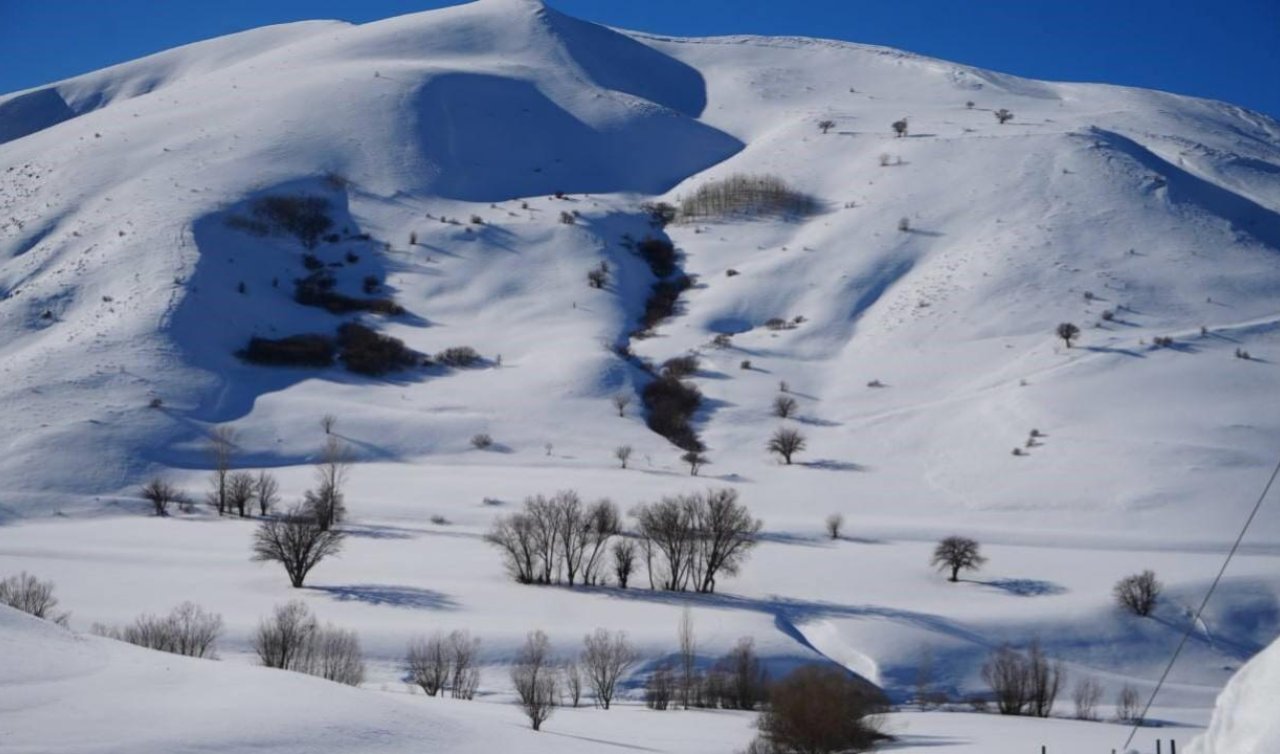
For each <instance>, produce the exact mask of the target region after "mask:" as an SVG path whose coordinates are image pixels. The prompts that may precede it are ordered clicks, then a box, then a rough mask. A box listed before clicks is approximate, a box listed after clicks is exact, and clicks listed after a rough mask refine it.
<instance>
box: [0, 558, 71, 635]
mask: <svg viewBox="0 0 1280 754" xmlns="http://www.w3.org/2000/svg"><path fill="white" fill-rule="evenodd" d="M0 605H8V606H9V607H12V608H13V609H15V610H21V611H22V612H24V613H27V614H28V615H34V616H35V617H37V618H43V619H44V620H49V621H53V622H54V623H57V624H59V625H63V626H65V625H66V624H67V620H68V618H69V617H70V615H69V614H68V613H61V614H57V613H54V612H53V610H54V608H56V607H57V606H58V598H57V597H54V596H53V582H52V581H41V580H40V579H37V578H36V577H35V576H32V575H31V574H29V573H27V572H26V571H23V572H22V573H19V574H18V575H17V576H10V577H8V578H7V579H5V580H4V581H0Z"/></svg>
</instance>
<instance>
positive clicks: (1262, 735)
mask: <svg viewBox="0 0 1280 754" xmlns="http://www.w3.org/2000/svg"><path fill="white" fill-rule="evenodd" d="M1277 694H1280V642H1275V643H1272V645H1271V646H1270V647H1267V648H1266V649H1265V650H1263V651H1262V652H1260V653H1259V654H1258V656H1257V657H1254V658H1253V659H1252V660H1250V661H1249V662H1248V663H1247V664H1246V665H1245V666H1244V667H1242V668H1240V672H1238V673H1236V674H1235V676H1234V677H1232V679H1231V681H1230V682H1229V683H1228V684H1227V687H1226V688H1225V689H1223V691H1222V695H1221V696H1219V697H1218V704H1217V706H1216V707H1215V708H1214V710H1213V719H1212V720H1211V721H1210V722H1209V729H1208V730H1207V731H1205V733H1204V735H1203V736H1201V737H1200V738H1198V739H1197V740H1196V741H1195V742H1194V743H1193V744H1192V746H1191V748H1190V750H1189V751H1191V752H1192V753H1193V754H1218V753H1219V752H1223V753H1225V752H1232V754H1255V753H1256V754H1262V752H1266V751H1275V750H1276V749H1277V748H1280V720H1277V719H1276V714H1275V704H1274V702H1275V698H1276V695H1277Z"/></svg>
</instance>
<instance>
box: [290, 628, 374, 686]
mask: <svg viewBox="0 0 1280 754" xmlns="http://www.w3.org/2000/svg"><path fill="white" fill-rule="evenodd" d="M307 660H308V661H307V664H306V666H305V667H303V668H299V671H300V672H303V673H307V674H308V675H314V676H318V677H320V678H324V679H325V680H329V681H334V682H336V683H343V684H346V685H348V686H359V685H360V684H361V683H363V682H364V673H365V667H364V659H363V657H362V656H361V652H360V639H359V637H358V636H356V632H355V631H351V630H347V629H341V628H337V627H335V626H332V625H326V626H325V627H324V628H322V629H320V630H319V631H316V632H315V633H314V634H313V636H312V643H311V646H310V651H309V653H308V655H307Z"/></svg>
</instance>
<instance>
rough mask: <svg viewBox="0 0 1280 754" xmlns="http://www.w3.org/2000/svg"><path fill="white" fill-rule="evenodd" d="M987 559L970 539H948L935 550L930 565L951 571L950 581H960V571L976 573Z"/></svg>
mask: <svg viewBox="0 0 1280 754" xmlns="http://www.w3.org/2000/svg"><path fill="white" fill-rule="evenodd" d="M986 562H987V559H986V558H985V557H983V556H982V553H981V552H980V551H979V545H978V543H977V542H975V541H974V540H972V539H969V538H968V537H959V536H952V537H947V538H946V539H944V540H942V541H941V542H939V543H938V546H937V547H935V548H933V559H932V560H931V561H930V564H931V565H933V566H935V567H936V568H938V570H946V569H948V568H950V569H951V578H950V579H949V581H959V580H960V571H961V570H966V571H976V570H978V569H979V568H981V567H982V564H983V563H986Z"/></svg>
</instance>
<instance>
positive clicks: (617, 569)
mask: <svg viewBox="0 0 1280 754" xmlns="http://www.w3.org/2000/svg"><path fill="white" fill-rule="evenodd" d="M635 565H636V543H635V542H632V541H631V540H630V539H620V540H618V541H617V542H615V543H614V545H613V575H614V577H616V578H617V579H618V587H619V588H621V589H626V588H627V581H628V580H629V579H630V578H631V572H632V571H633V570H635Z"/></svg>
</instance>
